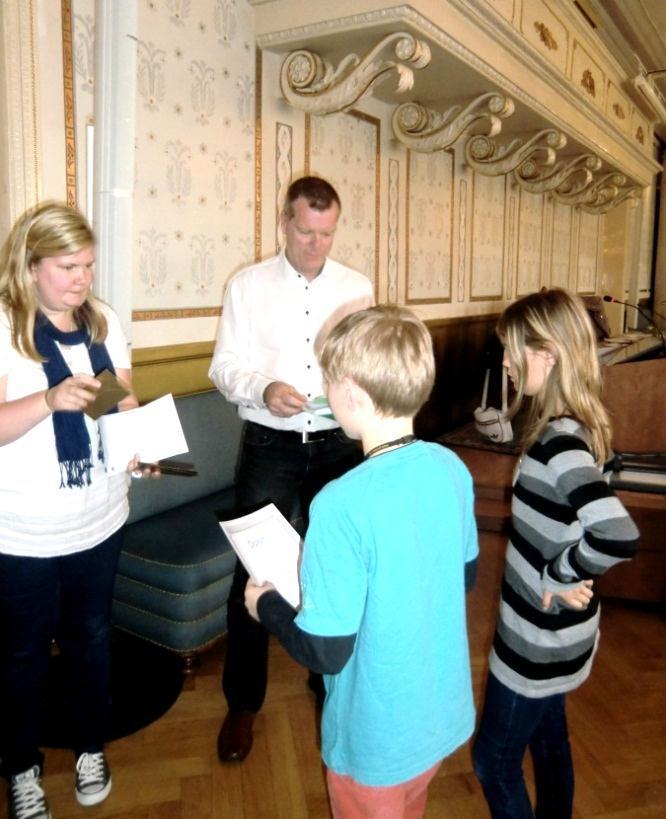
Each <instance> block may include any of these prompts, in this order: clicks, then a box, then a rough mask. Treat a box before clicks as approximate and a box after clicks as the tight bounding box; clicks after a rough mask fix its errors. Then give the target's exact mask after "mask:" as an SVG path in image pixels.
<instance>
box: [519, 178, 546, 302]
mask: <svg viewBox="0 0 666 819" xmlns="http://www.w3.org/2000/svg"><path fill="white" fill-rule="evenodd" d="M542 233H543V195H537V194H534V193H527V192H525V191H522V192H521V196H520V213H519V216H518V273H517V278H516V295H517V296H524V295H526V294H527V293H533V292H534V291H535V290H538V289H539V287H540V285H541V246H542Z"/></svg>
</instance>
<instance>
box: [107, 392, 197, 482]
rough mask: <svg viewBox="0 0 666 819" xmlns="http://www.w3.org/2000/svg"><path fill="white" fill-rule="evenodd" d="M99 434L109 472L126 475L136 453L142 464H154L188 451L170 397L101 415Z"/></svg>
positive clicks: (165, 396) (174, 406)
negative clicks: (128, 465) (124, 473)
mask: <svg viewBox="0 0 666 819" xmlns="http://www.w3.org/2000/svg"><path fill="white" fill-rule="evenodd" d="M99 431H100V434H101V436H102V446H103V447H104V463H105V464H106V468H107V470H108V471H109V472H124V471H125V469H126V467H127V464H128V463H130V461H131V460H132V459H133V458H134V456H135V454H136V453H137V452H138V453H139V454H140V456H141V460H142V461H145V462H148V463H151V462H155V461H159V460H160V459H161V458H169V457H170V456H171V455H180V454H182V453H183V452H187V449H188V447H187V441H186V440H185V435H184V433H183V428H182V426H181V425H180V419H179V418H178V413H177V411H176V405H175V404H174V401H173V396H172V395H170V394H169V395H163V396H162V397H161V398H158V399H157V400H155V401H151V402H150V403H149V404H146V405H145V406H143V407H137V408H136V409H131V410H126V411H125V412H116V413H113V414H112V415H102V417H101V418H100V419H99Z"/></svg>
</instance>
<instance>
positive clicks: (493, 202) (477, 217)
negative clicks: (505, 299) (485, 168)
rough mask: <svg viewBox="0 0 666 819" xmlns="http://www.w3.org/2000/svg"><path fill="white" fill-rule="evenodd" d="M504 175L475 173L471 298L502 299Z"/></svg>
mask: <svg viewBox="0 0 666 819" xmlns="http://www.w3.org/2000/svg"><path fill="white" fill-rule="evenodd" d="M505 180H506V177H504V176H485V175H484V174H480V173H475V174H474V185H473V190H474V193H473V200H474V204H473V206H472V272H471V285H470V290H471V292H470V295H471V298H472V299H501V298H502V290H503V287H502V284H503V282H502V276H503V266H504V203H505V196H506V192H505V188H506V182H505Z"/></svg>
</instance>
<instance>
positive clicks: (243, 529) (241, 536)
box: [220, 503, 301, 608]
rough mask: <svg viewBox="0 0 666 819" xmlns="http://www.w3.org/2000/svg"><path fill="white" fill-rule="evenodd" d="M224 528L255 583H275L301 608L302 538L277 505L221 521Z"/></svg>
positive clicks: (270, 504) (280, 590)
mask: <svg viewBox="0 0 666 819" xmlns="http://www.w3.org/2000/svg"><path fill="white" fill-rule="evenodd" d="M220 526H221V527H222V531H223V532H224V533H225V535H226V536H227V538H228V539H229V542H230V543H231V545H232V546H233V548H234V551H235V552H236V554H237V555H238V557H239V558H240V560H241V563H242V564H243V565H244V566H245V568H246V570H247V572H248V574H249V575H250V577H251V578H252V579H253V580H254V582H255V583H257V584H258V585H262V584H263V583H266V582H269V583H272V584H273V585H274V586H275V588H276V589H277V590H278V591H279V592H280V594H281V595H282V596H283V597H284V599H285V600H287V601H288V602H289V603H291V605H292V606H294V608H298V606H299V605H300V600H301V589H300V585H299V582H298V560H299V557H300V553H301V538H300V535H299V534H298V532H297V531H296V530H295V529H294V527H293V526H292V525H291V524H290V523H289V521H288V520H287V519H286V518H285V517H284V515H282V514H281V512H280V511H279V510H278V508H277V506H275V504H274V503H269V504H267V505H266V506H262V508H261V509H258V510H257V511H256V512H251V513H250V514H249V515H244V516H243V517H240V518H234V519H233V520H225V521H220Z"/></svg>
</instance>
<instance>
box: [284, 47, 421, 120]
mask: <svg viewBox="0 0 666 819" xmlns="http://www.w3.org/2000/svg"><path fill="white" fill-rule="evenodd" d="M389 45H394V54H395V56H396V58H397V59H395V60H393V59H382V58H381V57H380V54H381V52H382V51H384V50H385V49H387V48H388V46H389ZM429 63H430V48H429V47H428V44H427V43H425V42H424V41H423V40H417V39H416V38H415V37H414V36H413V35H411V34H409V33H408V32H402V31H398V32H394V33H393V34H388V35H386V36H385V37H383V38H382V40H381V41H380V42H379V43H378V44H377V45H376V46H375V47H374V48H373V49H371V51H369V52H368V53H367V54H366V55H365V57H363V58H360V57H358V56H357V55H356V54H348V55H347V56H346V57H345V58H344V59H343V60H341V61H340V63H339V64H338V66H337V68H334V67H333V66H332V65H331V64H330V63H328V62H327V61H326V60H324V59H322V57H320V56H319V54H316V53H315V52H313V51H308V50H307V49H299V50H298V51H293V52H291V54H288V55H287V56H286V57H285V59H284V61H283V63H282V68H281V69H280V88H281V90H282V93H283V94H284V97H285V99H286V100H287V102H288V103H289V104H290V105H291V106H292V107H293V108H298V109H299V110H301V111H307V112H308V113H309V114H316V115H318V116H322V115H325V114H335V113H338V112H339V111H345V110H347V109H348V108H351V107H352V106H353V105H355V104H356V103H357V102H358V101H359V100H361V99H363V97H366V96H368V95H369V94H370V93H371V91H372V89H373V88H374V86H375V85H377V84H378V83H380V82H383V81H384V80H387V79H389V78H390V77H391V76H393V75H394V74H397V75H398V86H397V89H396V90H397V91H398V92H399V93H403V92H405V91H408V90H409V89H410V88H411V87H412V86H413V84H414V72H413V70H412V69H413V68H416V69H421V68H425V66H427V65H428V64H429Z"/></svg>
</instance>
